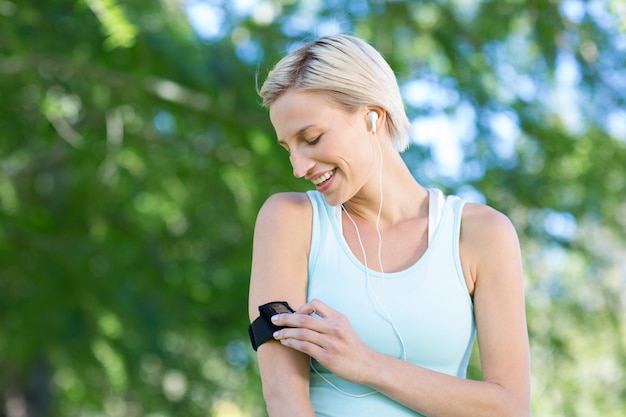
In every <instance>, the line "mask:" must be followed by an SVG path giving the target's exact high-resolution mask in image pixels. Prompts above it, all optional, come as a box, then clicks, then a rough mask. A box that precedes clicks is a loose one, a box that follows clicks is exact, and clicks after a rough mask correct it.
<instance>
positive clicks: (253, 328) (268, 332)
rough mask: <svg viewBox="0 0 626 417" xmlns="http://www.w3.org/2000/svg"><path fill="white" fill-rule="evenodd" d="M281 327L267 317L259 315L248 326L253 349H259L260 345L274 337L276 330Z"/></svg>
mask: <svg viewBox="0 0 626 417" xmlns="http://www.w3.org/2000/svg"><path fill="white" fill-rule="evenodd" d="M278 329H280V327H278V326H274V325H273V324H272V323H270V322H269V321H267V320H266V319H265V317H262V316H259V317H257V318H256V320H254V321H253V322H252V324H251V325H250V326H248V334H249V335H250V343H252V349H254V350H257V348H258V347H259V346H261V345H262V344H263V343H265V342H267V341H268V340H270V339H272V338H273V337H274V336H273V334H274V332H275V331H276V330H278Z"/></svg>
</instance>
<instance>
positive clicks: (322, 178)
mask: <svg viewBox="0 0 626 417" xmlns="http://www.w3.org/2000/svg"><path fill="white" fill-rule="evenodd" d="M334 172H335V171H331V172H327V173H326V174H324V175H322V176H320V177H317V178H315V179H314V180H311V182H312V183H313V184H314V185H320V184H321V183H323V182H324V181H328V179H329V178H330V177H332V176H333V173H334Z"/></svg>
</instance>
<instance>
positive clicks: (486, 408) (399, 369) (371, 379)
mask: <svg viewBox="0 0 626 417" xmlns="http://www.w3.org/2000/svg"><path fill="white" fill-rule="evenodd" d="M371 363H372V364H374V366H373V367H372V368H371V371H372V372H371V373H369V374H368V375H367V376H366V380H364V381H363V383H364V384H365V385H369V386H371V387H372V388H374V389H376V390H377V391H379V392H380V393H382V394H384V395H386V396H388V397H390V398H391V399H393V400H395V401H397V402H399V403H402V404H404V405H405V406H407V407H409V408H411V409H413V410H415V411H417V412H419V413H421V414H424V415H426V416H429V417H472V416H480V417H489V416H494V417H496V416H497V417H507V416H511V417H526V416H528V415H529V400H528V398H529V394H528V391H529V390H528V389H527V387H523V388H519V389H511V388H506V387H504V386H503V385H499V384H497V383H495V382H487V381H473V380H467V379H463V378H458V377H454V376H450V375H446V374H442V373H438V372H434V371H431V370H428V369H425V368H422V367H419V366H416V365H413V364H410V363H407V362H404V361H402V360H399V359H396V358H393V357H389V356H385V355H381V354H378V353H375V354H374V357H373V358H372V360H371Z"/></svg>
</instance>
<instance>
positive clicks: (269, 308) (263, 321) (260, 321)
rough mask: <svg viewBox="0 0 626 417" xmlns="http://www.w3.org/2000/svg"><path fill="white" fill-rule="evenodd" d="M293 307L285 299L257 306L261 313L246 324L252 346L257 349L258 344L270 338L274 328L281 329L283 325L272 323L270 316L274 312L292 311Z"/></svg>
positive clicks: (289, 312)
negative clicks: (250, 322)
mask: <svg viewBox="0 0 626 417" xmlns="http://www.w3.org/2000/svg"><path fill="white" fill-rule="evenodd" d="M293 312H294V311H293V309H292V308H291V307H289V304H287V302H286V301H272V302H271V303H267V304H263V305H262V306H259V313H260V314H261V315H260V316H259V317H257V319H256V320H254V321H253V322H252V324H251V325H250V326H248V334H249V335H250V342H251V343H252V348H253V349H254V350H257V348H258V347H259V346H261V345H262V344H263V343H265V342H267V341H268V340H270V339H272V338H273V337H274V336H273V334H274V332H275V331H276V330H280V329H283V328H284V326H275V325H274V324H272V316H274V315H276V314H284V313H288V314H291V313H293Z"/></svg>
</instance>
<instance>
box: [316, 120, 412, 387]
mask: <svg viewBox="0 0 626 417" xmlns="http://www.w3.org/2000/svg"><path fill="white" fill-rule="evenodd" d="M373 133H374V137H375V138H376V144H377V145H378V152H379V155H380V166H379V170H378V184H379V200H380V202H379V205H378V215H377V216H376V232H377V234H378V266H379V268H380V272H381V275H382V279H383V294H384V291H385V270H384V268H383V262H382V243H383V239H382V234H381V232H380V217H381V214H382V210H383V182H382V180H383V153H382V148H381V146H380V141H379V140H378V135H377V134H376V130H373ZM370 145H371V143H370ZM341 208H342V210H343V211H344V212H345V213H346V216H347V217H348V219H349V220H350V222H351V223H352V225H353V226H354V229H355V230H356V236H357V239H358V241H359V246H360V247H361V253H362V254H363V264H364V268H365V281H366V287H367V291H368V293H369V294H370V296H371V297H372V298H373V299H374V300H375V301H376V303H375V304H377V307H378V309H379V310H380V312H382V314H383V316H384V318H385V319H386V321H387V322H388V323H389V324H390V325H391V327H392V328H393V331H394V333H395V334H396V336H397V337H398V340H399V341H400V346H401V348H402V360H404V361H406V347H405V345H404V339H403V338H402V335H401V334H400V331H399V330H398V328H397V327H396V324H395V323H394V322H393V320H392V319H391V316H390V315H389V313H388V312H387V309H385V306H384V304H383V303H382V302H381V301H380V299H379V298H378V295H377V294H376V291H374V289H373V288H372V286H371V282H370V274H369V267H368V266H367V255H366V254H365V246H364V245H363V241H362V240H361V233H360V232H359V228H358V226H357V224H356V222H355V221H354V219H353V218H352V216H351V215H350V213H349V212H348V210H346V208H345V207H344V205H343V204H342V205H341ZM309 362H310V364H311V369H313V371H314V372H315V373H316V374H317V375H318V376H319V377H320V378H322V379H323V380H324V381H325V382H326V383H327V384H329V385H330V386H331V387H333V388H334V389H336V390H337V391H339V392H340V393H342V394H344V395H346V396H348V397H352V398H362V397H367V396H369V395H373V394H377V393H378V391H375V390H374V391H369V392H366V393H363V394H353V393H350V392H347V391H345V390H343V389H341V388H339V387H338V386H337V385H336V384H334V383H332V382H331V381H330V380H329V379H328V378H326V377H325V376H324V375H322V374H321V373H320V372H319V371H318V370H317V369H316V368H315V366H314V365H313V359H312V358H309Z"/></svg>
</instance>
